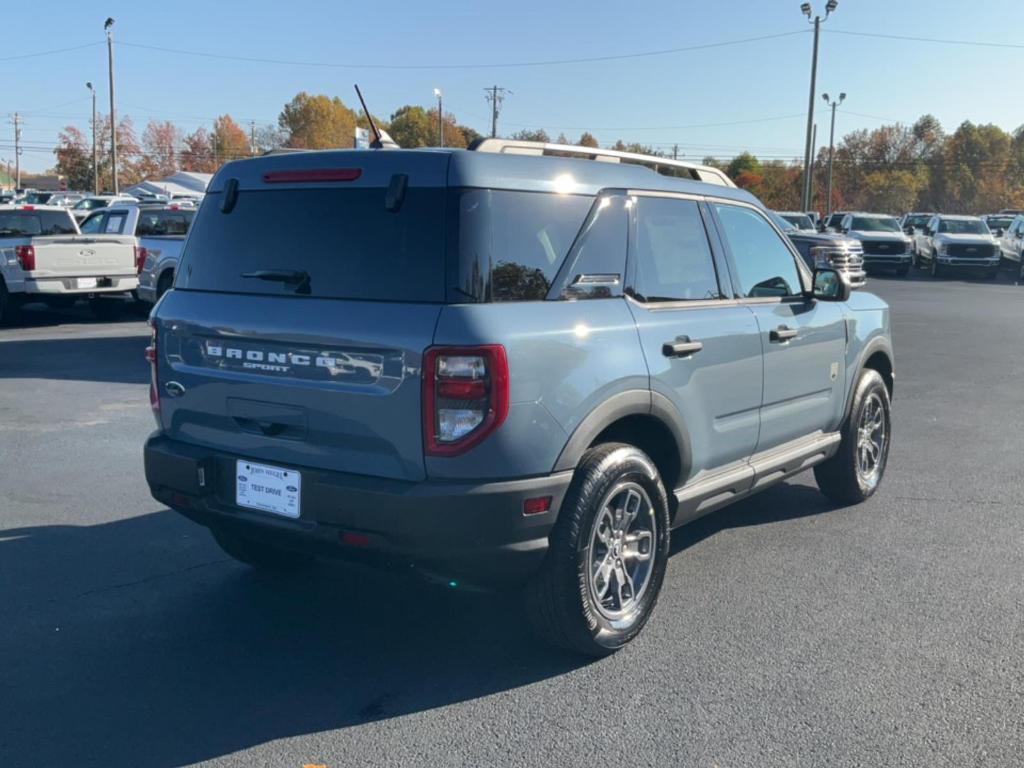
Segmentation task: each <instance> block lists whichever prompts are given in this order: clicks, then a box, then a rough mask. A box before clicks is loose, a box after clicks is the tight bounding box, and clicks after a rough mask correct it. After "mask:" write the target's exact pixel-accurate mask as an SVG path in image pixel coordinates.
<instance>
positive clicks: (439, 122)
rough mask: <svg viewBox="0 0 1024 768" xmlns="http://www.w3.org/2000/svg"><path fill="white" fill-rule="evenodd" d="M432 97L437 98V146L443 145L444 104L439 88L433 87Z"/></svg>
mask: <svg viewBox="0 0 1024 768" xmlns="http://www.w3.org/2000/svg"><path fill="white" fill-rule="evenodd" d="M434 98H435V99H437V146H439V147H443V146H444V106H443V103H442V101H441V89H440V88H435V89H434Z"/></svg>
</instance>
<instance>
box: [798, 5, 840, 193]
mask: <svg viewBox="0 0 1024 768" xmlns="http://www.w3.org/2000/svg"><path fill="white" fill-rule="evenodd" d="M838 7H839V3H838V2H837V0H828V3H826V4H825V15H824V17H822V16H815V15H813V10H812V8H811V4H810V3H801V5H800V11H801V12H802V13H803V15H804V16H806V17H807V21H808V23H810V24H813V25H814V47H813V50H812V53H811V90H810V95H809V96H808V97H807V135H806V139H805V142H804V183H803V189H802V195H801V198H800V202H801V210H804V211H807V210H810V208H811V175H812V171H813V169H812V167H811V163H812V162H813V160H814V158H812V157H811V144H812V142H813V139H812V136H811V134H812V132H813V131H814V92H815V90H817V88H816V86H817V80H818V41H819V40H820V38H821V22H823V21H825V20H827V19H828V17H829V16H831V15H832V13H833V12H834V11H835V9H836V8H838Z"/></svg>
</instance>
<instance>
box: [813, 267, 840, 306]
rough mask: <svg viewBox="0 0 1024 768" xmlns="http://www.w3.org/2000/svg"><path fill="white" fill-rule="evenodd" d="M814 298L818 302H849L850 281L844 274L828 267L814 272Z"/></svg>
mask: <svg viewBox="0 0 1024 768" xmlns="http://www.w3.org/2000/svg"><path fill="white" fill-rule="evenodd" d="M811 295H812V297H813V298H815V299H818V301H848V300H849V298H850V280H849V278H847V277H846V275H844V274H843V273H842V272H839V271H838V270H835V269H830V268H828V267H819V268H818V269H815V270H814V288H813V289H812V291H811Z"/></svg>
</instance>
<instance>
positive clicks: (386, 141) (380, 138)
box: [355, 83, 398, 149]
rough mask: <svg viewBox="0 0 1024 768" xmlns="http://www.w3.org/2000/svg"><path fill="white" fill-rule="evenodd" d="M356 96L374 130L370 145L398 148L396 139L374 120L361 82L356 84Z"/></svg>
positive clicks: (377, 147) (378, 147) (376, 147)
mask: <svg viewBox="0 0 1024 768" xmlns="http://www.w3.org/2000/svg"><path fill="white" fill-rule="evenodd" d="M355 88H356V96H358V97H359V103H360V104H362V105H363V114H364V115H366V121H367V122H368V123H369V124H370V130H371V131H373V141H371V142H370V147H371V148H373V149H384V148H385V147H389V148H392V149H397V148H398V144H397V143H395V140H394V139H392V138H391V137H390V136H388V134H387V131H382V130H381V129H380V128H378V127H377V124H376V123H375V122H373V115H371V114H370V110H368V109H367V108H366V99H364V98H363V92H362V91H360V90H359V84H358V83H357V84H356V86H355Z"/></svg>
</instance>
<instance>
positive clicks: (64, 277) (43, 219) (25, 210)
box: [0, 205, 139, 322]
mask: <svg viewBox="0 0 1024 768" xmlns="http://www.w3.org/2000/svg"><path fill="white" fill-rule="evenodd" d="M138 284H139V280H138V276H137V268H136V247H135V238H133V237H130V236H128V237H125V236H123V235H115V234H106V233H97V234H92V235H83V234H81V233H80V232H79V230H78V225H77V224H76V223H75V220H74V218H72V216H71V213H70V212H69V211H68V209H67V208H64V207H63V206H48V205H0V322H3V321H4V320H6V319H7V318H8V317H9V316H10V314H11V313H12V312H13V311H14V310H16V309H17V308H18V307H19V306H20V305H22V304H28V303H31V302H33V301H41V302H43V303H45V304H48V305H49V306H51V307H67V306H70V305H72V304H74V303H75V301H77V300H78V299H86V298H87V299H89V300H90V304H91V305H92V307H93V311H94V312H95V313H96V314H97V316H99V317H102V318H108V317H110V316H112V315H113V314H114V313H115V312H116V311H117V310H118V308H119V305H120V304H121V302H116V301H110V300H107V297H109V295H110V294H115V295H117V294H128V293H130V292H132V291H134V290H135V289H136V288H137V287H138Z"/></svg>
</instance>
